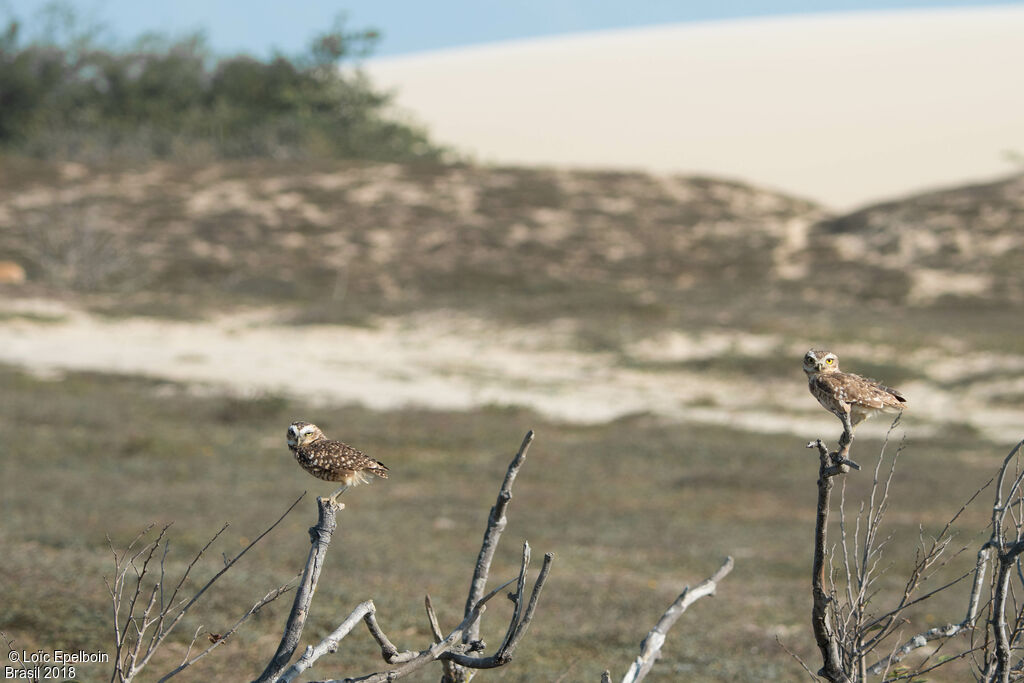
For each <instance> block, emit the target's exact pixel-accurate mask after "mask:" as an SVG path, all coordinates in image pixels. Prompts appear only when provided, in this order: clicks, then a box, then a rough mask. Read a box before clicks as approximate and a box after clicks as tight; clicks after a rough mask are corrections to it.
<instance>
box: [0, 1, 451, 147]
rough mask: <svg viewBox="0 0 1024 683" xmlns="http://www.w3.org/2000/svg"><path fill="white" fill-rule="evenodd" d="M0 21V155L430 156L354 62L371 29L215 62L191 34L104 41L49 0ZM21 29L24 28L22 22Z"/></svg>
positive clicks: (420, 136)
mask: <svg viewBox="0 0 1024 683" xmlns="http://www.w3.org/2000/svg"><path fill="white" fill-rule="evenodd" d="M29 19H31V20H33V21H34V23H33V22H29V23H28V24H26V23H24V22H22V21H19V20H17V19H10V20H9V21H8V22H7V24H6V26H0V151H3V152H6V153H15V154H21V155H28V156H31V157H37V158H45V159H62V160H67V159H77V160H88V161H107V160H111V159H124V160H142V159H179V160H188V161H209V160H214V159H236V158H250V157H263V158H273V159H288V158H299V159H306V158H311V157H317V158H323V157H326V158H355V159H381V160H391V161H397V160H411V159H438V158H439V157H440V156H442V154H443V150H442V149H441V148H440V147H439V146H437V145H435V144H433V143H432V142H431V141H430V140H429V139H428V137H427V135H426V133H425V132H424V131H422V130H420V129H418V128H416V127H415V126H412V125H409V124H407V123H405V122H402V121H399V120H396V118H395V117H394V116H393V115H392V114H389V113H388V112H387V108H388V104H389V99H390V98H389V96H388V95H386V94H385V93H383V92H380V91H378V90H377V89H375V88H374V87H373V85H372V84H370V83H369V82H368V81H367V80H366V79H365V78H364V77H363V76H362V75H361V74H360V72H359V71H358V70H357V69H352V68H346V69H344V70H342V69H340V68H339V64H340V63H342V62H344V61H346V60H352V59H354V58H358V57H361V56H365V55H366V54H368V53H369V52H370V50H371V49H372V47H373V44H374V42H375V41H376V39H377V34H376V32H374V31H372V30H350V29H347V28H346V27H345V25H344V24H343V23H342V22H340V21H339V22H338V23H336V25H335V26H334V28H333V30H331V31H330V32H328V33H325V34H323V35H321V36H318V37H316V38H315V39H314V40H313V41H312V42H311V44H310V48H309V50H308V52H307V53H306V54H303V55H299V56H296V57H289V56H286V55H280V54H279V55H275V56H274V57H272V58H270V59H258V58H255V57H251V56H248V55H234V56H230V57H221V56H216V55H214V54H212V53H211V51H210V49H209V48H208V47H207V46H206V44H205V42H204V40H203V37H202V35H201V34H197V35H194V36H189V37H186V38H182V39H176V40H172V39H169V38H166V37H162V36H156V35H148V36H144V37H142V38H139V39H138V40H137V41H135V43H134V44H132V45H131V46H130V47H125V48H120V47H111V46H109V45H106V44H104V43H103V42H102V41H101V40H100V38H101V37H102V33H103V32H102V30H101V29H99V28H95V27H82V26H81V25H80V23H79V22H77V21H76V18H75V16H74V12H73V10H72V9H71V8H70V7H69V6H66V5H62V4H59V3H57V4H51V5H48V6H47V8H46V9H45V10H43V11H42V12H40V13H39V14H38V15H36V16H34V17H30V18H29ZM26 27H27V28H28V29H34V32H32V33H30V30H27V28H26Z"/></svg>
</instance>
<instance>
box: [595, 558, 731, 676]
mask: <svg viewBox="0 0 1024 683" xmlns="http://www.w3.org/2000/svg"><path fill="white" fill-rule="evenodd" d="M732 568H733V560H732V558H731V557H727V558H725V561H724V562H723V563H722V566H721V567H719V568H718V571H716V572H715V573H714V574H712V575H711V576H710V577H708V578H706V579H704V580H703V581H701V582H700V583H699V584H697V585H696V586H695V587H694V588H692V589H691V588H690V587H689V586H687V587H686V588H684V589H683V592H682V593H680V594H679V597H678V598H676V599H675V602H673V603H672V604H671V605H669V608H668V609H667V610H665V613H664V614H662V615H661V619H659V620H658V623H657V624H655V625H654V628H653V629H651V631H650V633H648V634H647V637H646V638H644V640H643V642H642V643H641V644H640V655H639V656H637V658H636V659H635V660H633V663H632V664H631V665H630V667H629V670H628V671H626V675H625V676H623V678H622V683H639V682H640V681H642V680H643V679H644V678H646V677H647V674H648V673H650V671H651V668H652V667H653V666H654V663H655V662H656V661H657V660H658V657H660V656H661V646H662V645H663V644H664V643H665V637H666V636H667V635H668V632H669V630H670V629H671V628H672V627H673V626H674V625H675V623H676V622H677V621H679V617H681V616H683V612H685V611H686V610H687V609H688V608H689V607H690V605H692V604H693V603H695V602H697V601H698V600H700V599H701V598H703V597H707V596H709V595H712V596H713V595H714V594H715V591H716V590H717V589H718V582H719V581H721V580H722V579H724V578H725V577H726V576H727V575H728V574H729V572H731V571H732ZM609 680H610V676H609Z"/></svg>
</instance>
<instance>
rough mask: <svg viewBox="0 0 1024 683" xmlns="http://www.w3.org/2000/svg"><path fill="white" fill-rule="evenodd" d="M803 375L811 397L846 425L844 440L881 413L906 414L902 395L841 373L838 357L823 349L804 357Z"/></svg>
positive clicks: (859, 377)
mask: <svg viewBox="0 0 1024 683" xmlns="http://www.w3.org/2000/svg"><path fill="white" fill-rule="evenodd" d="M804 372H806V373H807V384H808V387H809V388H810V390H811V395H813V396H814V398H816V399H818V403H820V404H821V405H823V406H824V407H825V409H826V410H828V411H829V412H831V413H834V414H835V415H836V417H838V418H839V419H840V420H842V422H843V431H844V436H845V435H849V437H852V436H853V428H854V427H856V426H857V425H858V424H860V423H861V422H863V421H864V420H866V419H868V418H869V417H872V416H874V415H877V414H878V413H883V412H884V413H895V412H899V411H901V410H903V407H904V404H905V403H906V402H907V399H906V398H904V397H903V394H901V393H900V392H898V391H896V390H895V389H892V388H890V387H887V386H885V385H884V384H881V383H879V382H876V381H875V380H873V379H868V378H866V377H861V376H860V375H855V374H853V373H851V372H840V371H839V357H838V356H836V354H834V353H832V352H831V351H826V350H824V349H811V350H810V351H808V352H807V355H805V356H804Z"/></svg>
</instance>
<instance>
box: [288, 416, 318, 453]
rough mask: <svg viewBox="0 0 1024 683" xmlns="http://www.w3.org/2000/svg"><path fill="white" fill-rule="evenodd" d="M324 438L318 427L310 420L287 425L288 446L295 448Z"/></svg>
mask: <svg viewBox="0 0 1024 683" xmlns="http://www.w3.org/2000/svg"><path fill="white" fill-rule="evenodd" d="M322 438H324V433H323V432H322V431H320V428H319V427H317V426H316V425H315V424H312V423H310V422H292V423H291V425H289V426H288V446H289V447H291V448H297V447H299V446H305V445H306V444H308V443H310V442H312V441H316V440H317V439H322Z"/></svg>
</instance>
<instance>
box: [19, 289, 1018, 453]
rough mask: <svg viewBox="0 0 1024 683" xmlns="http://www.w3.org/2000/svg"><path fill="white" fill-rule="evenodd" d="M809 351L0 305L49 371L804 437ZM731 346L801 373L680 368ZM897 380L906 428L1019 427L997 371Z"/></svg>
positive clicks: (456, 323)
mask: <svg viewBox="0 0 1024 683" xmlns="http://www.w3.org/2000/svg"><path fill="white" fill-rule="evenodd" d="M804 350H805V349H803V348H796V347H793V348H789V347H788V346H786V345H785V344H784V343H783V342H782V341H781V340H779V339H776V338H774V337H771V336H765V335H750V334H731V333H714V334H685V333H681V332H680V333H673V334H670V335H665V336H663V337H659V338H657V339H649V340H644V341H643V342H640V343H637V344H635V345H634V346H633V347H631V348H630V349H628V350H627V352H626V353H625V354H610V353H596V352H585V351H580V350H579V349H578V348H574V345H573V336H572V330H571V325H569V324H568V323H567V324H565V325H553V326H547V327H544V328H540V327H537V328H533V327H499V326H496V325H494V324H492V323H488V322H484V321H481V320H478V319H473V318H468V317H465V316H460V315H456V314H451V315H441V314H431V315H419V316H411V317H405V318H400V319H381V320H378V321H377V322H376V324H375V325H373V326H372V327H369V328H363V327H345V326H302V327H295V326H289V325H282V324H279V323H277V322H275V316H274V314H273V313H272V312H269V311H259V312H250V313H244V314H234V315H230V316H224V317H221V318H219V319H216V320H212V321H207V322H180V321H169V320H160V319H146V318H132V319H108V318H99V317H95V316H92V315H89V314H87V313H84V312H82V311H78V310H74V309H69V308H66V307H64V306H63V305H60V304H57V303H53V302H43V301H20V302H0V362H3V363H7V364H12V365H17V366H21V367H25V368H27V369H29V370H30V371H32V372H34V373H36V374H38V375H40V376H44V377H48V376H52V377H59V376H60V373H61V371H64V370H94V371H103V372H114V373H124V374H133V375H135V374H137V375H145V376H151V377H157V378H165V379H169V380H174V381H177V382H182V383H186V384H188V385H191V386H193V387H194V388H195V390H197V391H204V392H224V393H231V394H239V395H258V394H280V395H287V396H303V397H305V398H309V397H310V396H312V397H315V399H314V400H316V401H318V402H321V403H350V402H354V403H361V404H365V405H367V406H369V407H372V408H376V409H381V410H387V409H393V408H401V407H405V406H421V407H428V408H438V409H451V410H468V409H472V408H476V407H480V406H486V405H518V406H527V407H530V408H533V409H534V410H536V411H538V412H539V413H540V414H542V415H544V416H546V417H548V418H551V419H555V420H562V421H568V422H577V423H595V422H603V421H606V420H611V419H615V418H617V417H621V416H623V415H628V414H634V413H652V414H655V415H658V416H662V417H664V418H666V419H672V420H683V421H694V422H700V423H710V424H721V425H729V426H731V427H735V428H739V429H745V430H751V431H757V432H772V433H792V434H794V435H797V436H800V437H801V438H807V437H810V436H817V435H827V436H831V435H832V433H833V432H836V431H837V427H838V423H837V422H836V421H835V419H834V418H831V417H830V416H828V415H827V414H826V413H824V412H822V411H821V409H820V408H819V407H818V406H817V403H816V402H815V401H814V400H813V399H812V398H811V397H810V395H809V394H808V393H807V390H806V383H805V382H804V379H803V374H802V373H801V372H800V369H799V360H800V357H801V355H802V353H803V351H804ZM851 351H853V352H864V353H867V352H868V351H869V350H868V349H851ZM874 351H876V352H877V351H878V349H875V350H874ZM883 351H884V350H883ZM724 353H728V354H733V355H735V354H740V355H746V356H752V357H765V358H768V357H769V356H772V357H774V355H775V354H779V353H786V354H788V355H791V356H792V357H793V359H794V361H793V375H792V378H788V377H787V378H784V379H779V380H770V379H757V380H755V379H750V380H744V379H743V378H742V376H741V375H735V374H730V375H729V376H724V375H718V374H715V373H710V372H695V371H693V370H691V369H687V368H685V366H680V365H678V362H679V361H686V360H695V359H700V358H706V357H709V356H715V355H718V354H724ZM921 354H923V355H922V358H921V360H922V361H927V362H926V363H925V365H926V366H927V367H928V368H929V369H930V370H929V371H930V372H931V373H932V375H933V377H934V379H935V382H936V383H937V382H948V381H951V380H956V379H957V378H960V377H967V376H970V375H971V374H976V373H978V372H980V371H985V370H986V369H987V368H990V367H1000V368H1003V369H1005V370H1009V371H1010V372H1009V373H1008V375H1007V376H1008V377H1010V378H1011V379H1008V380H1006V382H1007V383H1008V386H1006V387H1002V390H1005V391H1021V390H1024V380H1022V378H1021V375H1020V373H1024V358H1019V357H996V356H993V355H992V354H981V353H976V354H971V353H962V352H956V351H954V350H950V351H948V352H946V351H939V350H932V351H922V352H921ZM658 363H661V365H660V366H658V365H657V364H658ZM641 364H643V365H642V368H641V369H638V366H640V365H641ZM652 364H653V365H652ZM652 368H653V369H652ZM1013 371H1016V372H1017V373H1018V374H1017V375H1016V379H1013V378H1012V377H1013V376H1014V375H1013ZM900 388H901V389H902V390H904V392H905V393H906V394H907V395H908V396H909V397H910V398H911V406H912V409H913V410H912V411H911V412H909V413H908V414H907V416H906V418H905V421H904V424H905V425H906V429H908V430H910V431H913V432H916V433H918V434H925V433H933V432H934V431H935V430H936V429H937V428H938V426H939V425H941V424H943V423H944V422H945V421H947V420H946V416H948V415H956V421H957V422H963V423H967V424H970V425H972V426H973V427H975V428H976V429H978V430H979V432H980V433H981V434H983V435H984V436H986V437H988V438H990V439H991V440H993V441H995V442H997V443H1003V442H1005V443H1010V442H1014V441H1016V440H1018V439H1020V438H1021V427H1022V425H1024V411H1021V410H1016V409H1009V408H998V407H992V406H987V407H986V406H984V404H983V403H982V401H981V400H980V397H981V396H984V395H985V394H986V393H991V390H992V385H991V383H985V388H982V387H979V388H978V390H977V391H975V390H973V389H972V388H971V387H970V386H968V387H967V388H960V389H958V390H956V391H945V390H942V389H940V388H939V387H938V386H937V384H934V383H932V382H927V381H919V382H911V383H909V384H904V385H903V386H901V387H900ZM886 427H887V424H886V423H885V422H884V421H883V420H878V421H876V422H875V423H874V424H872V423H868V424H866V425H865V426H864V427H861V428H860V430H858V431H859V433H868V434H880V433H882V432H884V430H885V428H886Z"/></svg>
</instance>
